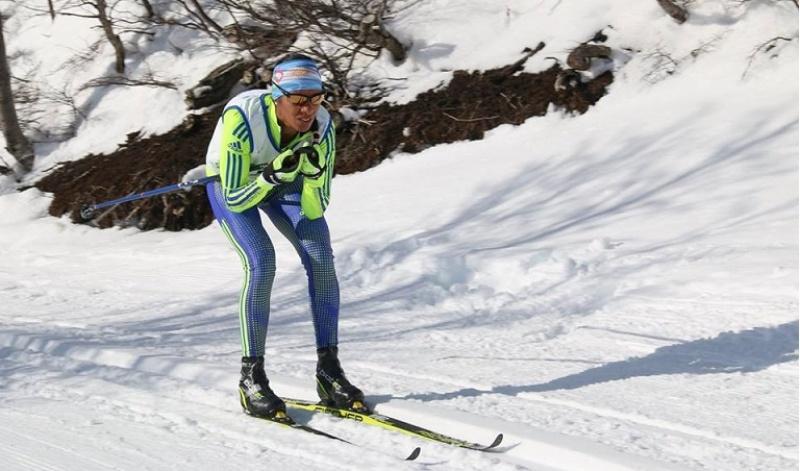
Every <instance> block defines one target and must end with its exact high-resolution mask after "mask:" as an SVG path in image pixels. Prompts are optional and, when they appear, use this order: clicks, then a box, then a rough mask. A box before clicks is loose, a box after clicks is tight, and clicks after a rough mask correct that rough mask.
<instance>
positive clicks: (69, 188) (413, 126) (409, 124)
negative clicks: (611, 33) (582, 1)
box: [36, 64, 613, 231]
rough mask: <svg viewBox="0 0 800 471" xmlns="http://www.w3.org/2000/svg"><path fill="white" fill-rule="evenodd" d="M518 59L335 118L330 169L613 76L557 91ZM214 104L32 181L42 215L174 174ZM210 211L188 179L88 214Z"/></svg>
mask: <svg viewBox="0 0 800 471" xmlns="http://www.w3.org/2000/svg"><path fill="white" fill-rule="evenodd" d="M520 68H521V67H520V64H514V65H511V66H508V67H504V68H500V69H494V70H490V71H486V72H471V73H469V72H464V71H457V72H455V73H454V77H453V80H452V81H451V82H450V83H449V84H448V85H447V86H446V87H443V88H441V89H438V90H432V91H428V92H425V93H423V94H421V95H419V97H418V98H417V100H415V101H414V102H411V103H408V104H406V105H400V106H397V105H388V104H383V105H380V106H378V107H375V108H373V109H371V110H370V111H369V112H368V113H367V114H366V115H365V116H363V117H362V120H361V121H360V122H348V123H343V124H342V125H340V126H339V128H338V130H337V148H336V152H337V161H336V173H337V174H348V173H354V172H358V171H364V170H367V169H369V168H371V167H373V166H375V165H377V164H378V163H380V162H381V161H382V160H383V159H385V158H387V157H388V156H389V155H390V154H391V153H392V152H394V151H397V150H402V151H403V152H408V153H416V152H419V151H421V150H423V149H425V148H427V147H430V146H433V145H436V144H441V143H447V142H454V141H458V140H477V139H481V138H482V137H483V134H484V132H485V131H487V130H489V129H492V128H494V127H496V126H499V125H501V124H520V123H522V122H523V121H525V120H526V119H528V118H529V117H531V116H543V115H544V114H545V113H546V112H547V109H548V106H549V105H550V104H551V103H552V104H555V105H556V106H558V107H560V108H562V109H566V110H570V111H574V112H577V113H584V112H586V111H587V110H588V109H589V107H590V106H591V105H593V104H594V103H596V102H597V100H599V99H600V98H601V97H602V96H603V95H604V94H605V92H606V87H607V86H608V85H609V84H610V83H611V82H612V81H613V76H612V74H611V73H610V72H608V73H605V74H603V75H601V76H599V77H597V78H596V79H594V80H592V81H590V82H588V83H585V84H578V85H577V86H574V87H571V88H568V89H566V90H562V91H558V92H557V91H556V90H555V83H556V79H557V77H558V76H559V73H561V72H562V71H561V69H560V68H559V67H558V66H553V67H552V68H551V69H549V70H547V71H544V72H541V73H537V74H528V73H521V72H519V69H520ZM220 111H221V109H220V108H219V107H218V108H216V109H215V110H214V111H212V112H209V113H208V114H205V115H202V116H200V115H196V116H191V117H190V119H189V120H187V121H186V122H185V123H183V124H182V125H181V126H179V127H177V128H175V129H173V130H172V131H170V132H169V133H167V134H163V135H159V136H152V137H148V138H143V139H139V138H138V133H133V134H131V135H129V139H128V142H127V143H126V144H124V145H122V146H120V148H119V149H118V150H117V151H116V152H114V153H112V154H109V155H89V156H86V157H85V158H83V159H80V160H76V161H73V162H68V163H65V164H64V165H62V166H60V167H59V168H57V169H56V170H54V171H53V172H51V173H50V174H49V175H48V176H47V177H45V178H43V179H42V180H41V181H39V182H38V183H36V187H37V188H39V189H40V190H42V191H45V192H50V193H53V195H54V200H53V203H52V204H51V206H50V214H52V215H53V216H61V215H63V214H66V213H70V215H71V217H72V218H73V220H75V221H79V220H80V217H79V210H80V208H81V206H82V205H84V204H87V203H98V202H101V201H106V200H110V199H114V198H119V197H122V196H125V195H128V194H131V193H138V192H142V191H146V190H150V189H153V188H158V187H161V186H165V185H169V184H172V183H176V182H178V181H180V179H181V177H182V176H183V175H184V174H185V173H186V172H187V171H188V170H190V169H192V168H194V167H196V166H198V165H200V164H202V163H203V162H204V160H205V150H206V145H207V143H208V141H209V139H210V138H211V134H212V132H213V130H214V125H215V123H216V121H217V118H218V116H219V112H220ZM366 123H372V124H366ZM212 220H213V216H212V214H211V209H210V207H209V205H208V202H207V200H206V196H205V190H204V189H202V188H194V189H192V190H191V191H188V192H187V191H178V192H174V193H170V194H167V195H161V196H158V197H153V198H148V199H144V200H139V201H135V202H130V203H123V204H120V205H118V206H116V207H114V208H111V209H110V210H108V211H106V212H103V211H98V214H97V216H96V218H95V220H94V221H93V223H94V224H96V225H97V226H99V227H110V226H112V225H122V226H130V225H135V226H136V227H139V228H141V229H145V230H146V229H154V228H164V229H167V230H173V231H174V230H181V229H196V228H201V227H205V226H206V225H208V224H209V223H211V222H212Z"/></svg>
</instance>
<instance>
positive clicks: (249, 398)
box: [239, 356, 288, 421]
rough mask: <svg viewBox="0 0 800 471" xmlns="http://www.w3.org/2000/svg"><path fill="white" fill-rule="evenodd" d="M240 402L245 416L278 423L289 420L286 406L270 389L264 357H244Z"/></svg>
mask: <svg viewBox="0 0 800 471" xmlns="http://www.w3.org/2000/svg"><path fill="white" fill-rule="evenodd" d="M239 400H240V402H241V404H242V409H244V413H245V414H249V415H252V416H254V417H260V418H262V419H270V420H276V421H281V420H285V419H288V416H287V415H286V404H284V402H283V400H282V399H281V398H280V397H278V396H277V395H276V394H275V393H274V392H273V391H272V389H271V388H270V387H269V380H268V379H267V374H266V373H264V357H263V356H260V357H242V377H241V379H240V380H239Z"/></svg>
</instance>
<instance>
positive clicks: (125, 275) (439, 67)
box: [0, 0, 798, 470]
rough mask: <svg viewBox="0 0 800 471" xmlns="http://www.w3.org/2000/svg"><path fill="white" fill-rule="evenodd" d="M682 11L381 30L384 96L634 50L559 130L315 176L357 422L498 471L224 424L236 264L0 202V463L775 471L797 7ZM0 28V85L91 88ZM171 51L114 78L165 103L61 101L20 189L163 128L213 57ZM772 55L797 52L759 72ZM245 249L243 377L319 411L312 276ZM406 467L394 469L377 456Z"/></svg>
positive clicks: (790, 296)
mask: <svg viewBox="0 0 800 471" xmlns="http://www.w3.org/2000/svg"><path fill="white" fill-rule="evenodd" d="M4 6H5V5H4ZM690 10H691V14H692V16H691V19H690V20H689V21H688V22H687V23H686V24H684V25H677V24H676V23H674V21H672V20H671V19H670V18H669V17H667V16H666V15H665V14H664V13H663V12H662V11H661V10H660V9H659V7H658V5H657V3H656V2H624V1H621V0H597V1H595V2H589V3H588V4H587V2H560V1H555V0H543V1H537V2H526V1H522V0H517V1H514V0H509V1H506V2H500V3H498V4H491V3H487V2H481V1H478V0H471V1H458V2H456V1H452V0H431V1H429V2H423V3H421V4H419V5H418V6H417V7H415V8H412V9H409V10H406V11H405V12H403V13H402V14H400V15H398V18H397V23H396V24H395V25H394V26H393V27H394V28H395V29H396V31H397V32H398V34H399V35H401V36H402V37H405V38H413V40H414V44H413V47H412V49H411V57H410V59H409V60H408V61H407V62H406V63H404V64H402V65H399V66H396V65H393V64H392V63H391V61H390V60H389V59H388V58H381V60H379V61H377V62H375V63H373V64H372V65H371V66H370V67H371V70H372V71H373V73H375V74H378V75H381V76H384V77H387V78H397V77H404V78H407V80H404V81H402V82H397V81H391V82H390V83H393V84H398V83H402V84H403V86H402V87H401V88H399V89H398V90H397V91H396V92H395V93H394V94H393V95H392V96H391V97H390V98H389V99H390V100H393V101H397V102H403V101H407V100H410V99H413V97H414V96H416V95H417V94H418V93H420V92H422V91H424V90H426V89H428V88H430V87H435V86H437V85H438V84H439V83H441V82H443V81H446V80H448V79H449V76H450V74H451V71H452V70H456V69H478V70H481V69H488V68H492V67H497V66H502V65H506V64H508V63H511V62H513V61H515V60H516V59H518V58H519V57H520V51H521V50H522V48H523V47H526V46H535V44H536V43H538V41H545V42H546V43H547V47H546V48H545V50H543V51H542V52H540V53H539V54H537V55H536V56H534V57H533V58H531V60H530V61H529V63H528V64H527V66H526V67H527V70H528V71H537V70H541V69H543V68H546V67H549V65H550V64H551V63H552V60H548V59H546V57H547V56H551V57H557V58H559V59H560V60H562V61H563V60H564V59H565V56H566V53H567V52H568V50H569V49H570V48H571V47H573V46H574V45H576V44H578V43H580V42H582V41H585V40H587V39H589V38H590V37H591V36H592V35H594V33H595V32H596V31H597V30H599V29H600V28H605V27H606V25H612V26H613V29H604V32H606V33H607V34H608V35H609V41H608V43H609V45H611V46H612V47H614V48H616V49H618V50H620V49H622V48H627V49H629V50H630V51H629V53H628V57H627V58H626V59H625V60H620V61H618V63H617V67H619V70H618V71H617V76H616V80H615V82H614V84H613V85H612V86H611V89H610V93H609V95H608V96H606V97H604V98H603V99H602V100H601V101H600V102H599V103H598V104H597V105H596V106H595V107H593V108H592V109H591V110H590V111H589V112H588V113H586V114H585V115H581V116H571V115H566V114H564V113H562V112H561V111H559V110H552V111H551V112H550V113H548V115H547V116H545V117H541V118H532V119H530V120H528V121H527V122H525V123H524V124H522V125H520V126H501V127H499V128H496V129H495V130H492V131H491V132H489V133H488V134H487V136H486V137H485V139H483V140H481V141H475V142H457V143H453V144H448V145H439V146H436V147H433V148H431V149H428V150H426V151H424V152H422V153H420V154H415V155H406V154H398V155H396V156H394V158H392V159H391V160H388V161H386V162H384V163H382V164H381V165H379V166H378V167H376V168H374V169H372V170H370V171H367V172H364V173H360V174H355V175H349V176H339V177H337V178H336V180H335V182H334V189H333V201H332V206H331V207H330V209H329V211H328V213H327V216H326V217H327V220H328V222H329V224H330V226H331V232H332V236H333V244H334V250H335V253H336V257H337V272H338V275H339V280H340V284H341V287H342V300H343V304H342V315H341V322H340V339H341V356H342V361H343V364H344V366H345V369H346V371H347V372H348V375H349V377H350V378H351V379H352V380H353V381H354V382H356V384H358V385H359V386H360V387H362V388H363V389H364V390H365V391H366V392H367V394H368V398H369V400H370V401H371V402H372V403H374V404H376V406H377V407H376V409H377V410H378V411H379V412H382V413H384V414H389V415H394V416H397V417H398V418H401V419H404V420H407V421H412V422H416V423H419V424H420V425H423V426H426V427H429V428H431V429H434V430H437V431H440V432H443V433H448V434H451V435H454V436H458V437H460V438H464V439H467V440H472V441H479V442H487V441H490V440H491V439H492V438H493V437H494V435H495V434H496V433H498V432H503V433H504V434H505V435H506V439H505V442H504V443H505V444H506V445H508V448H507V449H506V451H505V453H502V454H484V453H478V452H472V451H469V450H461V449H458V448H453V447H447V446H443V445H437V444H434V443H431V442H421V441H418V440H415V439H413V438H410V437H406V436H403V435H399V434H394V433H391V432H387V431H383V430H375V429H372V428H367V427H364V426H360V425H358V424H355V423H352V422H346V421H337V420H335V419H332V418H328V417H321V416H311V415H310V414H303V413H297V417H298V420H300V421H301V422H303V423H308V424H309V425H312V426H315V427H319V428H321V429H324V430H326V431H329V432H331V433H336V434H340V435H341V436H343V437H345V438H347V439H348V440H351V441H353V442H354V443H358V444H362V445H364V447H363V448H357V447H350V446H346V445H342V444H340V443H335V442H331V441H328V440H326V439H324V438H315V437H306V436H299V435H298V433H297V432H294V431H291V430H286V429H283V428H280V427H277V426H273V425H270V424H266V423H262V422H259V421H256V420H252V419H249V418H247V417H245V416H244V415H242V414H241V412H240V409H239V406H238V404H237V399H236V395H235V386H236V381H237V375H238V371H237V369H238V361H239V356H240V352H239V341H238V320H237V318H236V312H235V311H236V304H237V303H236V300H237V297H238V290H239V287H240V283H241V273H240V270H241V268H240V266H239V263H238V259H237V257H236V256H235V255H234V253H233V251H231V250H229V248H228V245H227V241H226V240H225V238H224V236H223V235H222V233H221V232H220V231H219V229H218V228H217V227H216V226H210V227H208V228H206V229H203V230H200V231H193V232H181V233H170V232H162V231H152V232H147V233H142V232H139V231H136V230H134V229H110V230H102V231H101V230H96V229H92V228H90V227H86V226H78V225H73V224H71V223H70V222H69V221H68V220H67V219H66V218H63V219H56V218H52V217H50V216H48V215H47V206H48V204H49V202H50V196H49V195H47V194H41V193H40V192H39V191H38V190H35V189H28V190H25V191H21V192H18V191H16V190H15V185H14V182H13V181H12V180H11V179H10V178H9V177H4V178H3V179H2V180H0V195H2V196H0V260H2V261H3V262H2V265H0V300H2V308H0V400H1V401H2V404H3V407H2V408H0V468H2V469H4V470H25V469H68V470H72V469H75V470H78V469H80V470H94V469H153V470H162V469H164V470H166V469H176V468H188V467H189V466H191V467H193V468H194V469H209V470H211V469H231V468H234V467H248V466H253V465H254V464H260V463H263V465H264V466H274V467H277V468H278V469H458V470H470V469H474V470H484V469H501V470H504V469H509V470H510V469H534V470H577V469H604V470H605V469H608V470H618V469H619V470H623V469H631V470H634V469H635V470H641V469H648V470H654V469H668V470H675V469H682V470H683V469H688V470H712V469H713V470H732V469H741V470H745V469H747V470H790V469H797V467H798V415H797V413H798V407H797V406H798V369H797V367H798V362H797V352H798V304H797V301H798V245H797V241H798V238H797V236H798V204H797V203H798V186H797V177H798V168H797V165H798V61H797V59H798V50H797V42H798V41H797V9H796V7H795V6H794V5H793V4H792V3H791V2H788V1H784V2H765V1H752V2H734V1H724V0H717V1H698V2H693V3H692V4H691V5H690ZM14 13H15V15H13V16H11V18H10V19H9V21H8V22H6V39H7V41H8V43H9V44H8V46H9V50H10V51H11V52H12V53H14V52H17V51H20V50H23V49H25V50H28V51H30V52H31V53H32V54H33V56H32V57H31V56H29V57H27V58H23V57H21V56H14V57H16V58H15V59H14V60H12V63H11V66H12V70H14V68H15V66H18V67H24V66H25V65H26V64H30V63H34V62H41V63H42V64H44V65H46V67H45V68H44V69H40V73H41V74H42V75H40V76H39V77H40V78H39V79H40V80H46V81H47V84H48V85H50V86H52V87H54V88H59V87H62V86H69V87H77V86H79V85H80V84H81V83H85V82H86V81H88V80H89V79H91V78H96V77H97V76H98V75H102V74H103V73H105V71H106V70H107V68H108V67H109V64H111V60H112V58H113V55H112V54H111V51H110V50H107V49H106V48H107V46H102V50H101V54H100V56H99V57H97V58H94V59H92V60H91V61H89V63H88V64H87V65H86V66H84V67H82V68H80V69H73V70H71V71H67V70H65V64H67V63H68V60H69V59H70V55H71V54H74V53H75V52H76V51H80V50H82V49H83V48H85V47H86V45H87V44H91V43H93V42H94V41H95V40H96V39H97V36H93V35H97V34H99V33H98V32H97V31H95V30H85V28H83V29H79V30H78V31H85V32H84V33H83V34H85V35H86V36H80V35H77V34H76V33H75V32H74V31H75V30H74V29H72V28H71V26H70V27H68V25H66V24H65V23H67V22H68V21H69V22H77V21H78V20H77V19H71V20H67V19H65V18H59V19H58V20H57V21H56V22H55V23H53V24H51V23H50V22H49V20H47V21H44V20H43V19H42V18H41V17H35V16H31V13H30V12H29V11H28V10H24V9H21V8H18V9H16V10H15V11H14ZM187 34H188V33H179V32H173V33H171V37H170V38H165V37H158V38H156V39H155V40H154V41H153V42H152V44H150V43H145V42H142V41H143V40H142V41H140V42H139V43H138V44H139V45H140V46H141V48H142V49H144V47H145V46H147V48H148V49H147V51H149V52H152V51H156V50H162V49H163V51H162V52H160V53H154V54H152V55H150V56H148V57H147V59H146V60H142V59H141V57H139V58H136V57H134V58H133V59H132V64H133V65H132V70H131V73H132V74H140V73H145V69H147V71H150V72H152V73H154V74H156V75H158V76H163V77H166V76H171V77H174V78H176V82H177V84H178V90H171V89H161V88H145V87H131V88H122V89H114V90H111V89H109V90H105V89H103V90H94V91H92V92H81V94H78V95H77V98H78V100H79V103H80V104H82V105H83V104H91V106H89V108H87V109H88V110H89V113H88V115H87V118H86V120H85V122H83V123H82V124H81V127H80V128H79V130H78V133H77V135H76V136H75V137H74V138H72V139H69V140H67V141H64V142H52V143H49V144H39V145H38V146H37V154H38V155H39V156H40V158H39V160H38V161H37V167H36V171H35V173H34V176H32V177H31V178H35V177H36V175H41V174H43V173H46V172H47V171H48V170H49V169H50V168H51V167H52V166H53V165H54V164H56V163H57V162H60V161H65V160H73V159H76V158H80V157H81V156H83V155H85V154H86V153H88V152H95V153H98V152H106V151H110V150H113V149H114V148H115V147H116V145H117V144H119V143H121V142H124V140H125V135H126V134H127V133H130V132H135V131H138V130H144V131H145V134H147V133H157V132H163V131H165V130H167V129H169V128H170V127H171V126H174V125H176V124H178V123H179V122H180V121H181V119H182V118H183V116H184V115H185V113H186V112H185V110H184V108H183V104H182V97H183V93H184V92H185V91H186V90H187V89H190V88H191V87H192V86H193V85H194V83H196V80H197V79H199V78H200V77H202V76H203V75H204V73H205V72H207V71H208V70H210V69H211V68H213V67H215V66H217V65H219V64H220V63H223V62H224V61H225V60H226V59H228V58H230V57H231V56H230V52H225V51H220V50H215V49H214V48H211V47H209V46H208V45H207V44H204V43H203V42H202V40H200V39H199V38H193V37H189V36H187ZM775 36H784V37H791V38H794V39H793V40H792V41H779V42H778V43H776V48H775V49H773V50H772V51H770V53H769V54H755V55H753V52H754V51H755V49H756V48H757V47H759V46H761V45H763V44H764V43H765V42H766V41H767V40H769V39H770V38H773V37H775ZM168 44H176V45H178V46H179V49H180V51H178V50H177V49H175V48H170V47H167V45H168ZM701 47H702V52H701V53H699V54H696V57H695V56H694V55H692V51H694V50H697V49H698V48H701ZM663 54H669V55H670V57H672V58H673V59H675V60H676V61H677V65H675V66H671V69H670V70H671V72H672V73H666V69H664V68H663V67H665V63H664V62H663V59H664V55H663ZM137 64H138V65H137ZM144 64H147V67H145V66H144ZM654 71H655V72H656V73H654ZM58 124H59V123H57V122H54V123H52V126H54V127H56V126H57V125H58ZM398 132H399V130H398ZM4 158H5V159H6V160H9V159H8V157H7V156H6V157H4ZM187 170H188V169H187ZM267 228H268V231H269V232H270V234H272V235H273V236H274V237H273V240H274V242H275V244H276V247H277V252H278V275H277V279H276V284H275V289H274V294H273V309H272V311H273V315H272V319H271V322H270V332H269V338H268V345H267V365H268V372H269V375H270V379H271V382H272V385H273V387H274V388H275V389H276V390H277V391H278V392H279V393H280V394H283V395H287V396H295V397H300V398H307V399H313V398H314V384H313V368H314V364H315V353H314V345H313V334H312V328H311V322H310V315H309V312H308V304H307V301H306V285H305V275H304V273H303V271H302V267H301V265H300V263H299V260H297V258H296V256H295V255H294V253H293V250H292V249H291V247H290V245H289V244H288V243H287V242H286V241H285V240H284V239H283V238H282V237H281V236H280V235H277V232H276V231H274V230H273V228H272V227H271V226H269V225H267ZM415 446H422V448H423V451H422V455H421V457H420V458H419V459H418V461H417V462H414V463H404V462H403V461H401V459H402V457H404V456H405V455H406V454H407V453H408V452H410V451H411V449H413V447H415Z"/></svg>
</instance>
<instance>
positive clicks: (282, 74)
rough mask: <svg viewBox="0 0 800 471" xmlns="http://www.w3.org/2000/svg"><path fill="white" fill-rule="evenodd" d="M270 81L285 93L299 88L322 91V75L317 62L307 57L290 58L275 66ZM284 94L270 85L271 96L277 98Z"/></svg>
mask: <svg viewBox="0 0 800 471" xmlns="http://www.w3.org/2000/svg"><path fill="white" fill-rule="evenodd" d="M272 81H273V82H275V83H277V84H278V86H279V87H281V88H282V89H283V90H286V92H287V93H294V92H297V91H300V90H319V91H322V90H323V88H322V77H321V76H320V74H319V69H318V68H317V64H315V63H314V61H313V60H311V59H308V58H297V59H290V60H288V61H285V62H281V63H280V64H278V65H276V66H275V69H274V70H273V71H272ZM283 95H284V93H283V91H281V90H280V89H279V88H278V87H272V98H273V99H275V100H277V99H278V98H280V97H282V96H283Z"/></svg>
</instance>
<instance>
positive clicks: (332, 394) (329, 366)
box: [317, 347, 370, 414]
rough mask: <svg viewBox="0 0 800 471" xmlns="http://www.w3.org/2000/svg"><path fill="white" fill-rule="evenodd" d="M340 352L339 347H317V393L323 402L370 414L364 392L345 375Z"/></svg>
mask: <svg viewBox="0 0 800 471" xmlns="http://www.w3.org/2000/svg"><path fill="white" fill-rule="evenodd" d="M338 354H339V349H338V348H337V347H325V348H318V349H317V357H318V360H317V394H318V395H319V398H320V400H321V403H322V404H324V405H326V406H330V407H339V408H342V409H350V410H353V411H355V412H361V413H364V414H369V413H370V410H369V408H368V407H367V404H366V403H365V402H364V393H363V392H361V390H360V389H358V388H357V387H355V386H353V385H352V384H350V381H348V380H347V378H346V377H345V376H344V371H342V366H341V365H340V364H339V358H338Z"/></svg>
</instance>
